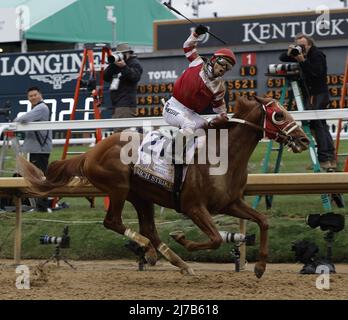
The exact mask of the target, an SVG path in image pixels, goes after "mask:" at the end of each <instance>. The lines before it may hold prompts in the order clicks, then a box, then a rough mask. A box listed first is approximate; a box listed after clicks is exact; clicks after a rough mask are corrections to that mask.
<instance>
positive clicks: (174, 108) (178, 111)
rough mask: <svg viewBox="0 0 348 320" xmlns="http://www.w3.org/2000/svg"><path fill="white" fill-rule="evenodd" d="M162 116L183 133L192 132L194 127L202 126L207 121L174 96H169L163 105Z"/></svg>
mask: <svg viewBox="0 0 348 320" xmlns="http://www.w3.org/2000/svg"><path fill="white" fill-rule="evenodd" d="M163 118H164V120H165V121H166V122H167V123H168V124H169V125H171V126H173V127H179V128H180V129H181V130H180V131H181V132H182V133H183V134H193V133H194V131H195V130H196V129H199V128H203V127H204V126H205V125H206V124H207V123H208V121H207V120H205V119H204V118H203V117H201V116H200V115H199V114H198V113H196V112H194V111H193V110H191V109H189V108H187V107H185V106H184V105H183V104H182V103H180V102H179V101H178V100H176V99H175V98H174V97H171V98H170V99H169V100H168V101H167V102H166V104H165V105H164V108H163Z"/></svg>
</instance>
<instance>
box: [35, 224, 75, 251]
mask: <svg viewBox="0 0 348 320" xmlns="http://www.w3.org/2000/svg"><path fill="white" fill-rule="evenodd" d="M40 244H44V245H46V244H55V245H57V246H59V247H60V248H70V236H69V227H68V226H65V227H64V230H63V235H62V236H61V237H55V236H49V235H47V234H46V235H44V236H40Z"/></svg>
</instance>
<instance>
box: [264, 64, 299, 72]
mask: <svg viewBox="0 0 348 320" xmlns="http://www.w3.org/2000/svg"><path fill="white" fill-rule="evenodd" d="M299 70H300V65H299V64H298V63H276V64H270V65H268V68H267V72H268V74H270V75H286V74H288V73H289V72H290V73H295V72H297V71H299Z"/></svg>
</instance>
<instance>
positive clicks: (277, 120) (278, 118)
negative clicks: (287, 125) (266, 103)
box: [272, 111, 285, 124]
mask: <svg viewBox="0 0 348 320" xmlns="http://www.w3.org/2000/svg"><path fill="white" fill-rule="evenodd" d="M272 121H273V123H274V124H283V123H284V121H285V115H284V112H282V111H277V112H273V114H272Z"/></svg>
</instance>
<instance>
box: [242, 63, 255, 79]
mask: <svg viewBox="0 0 348 320" xmlns="http://www.w3.org/2000/svg"><path fill="white" fill-rule="evenodd" d="M239 75H240V76H241V77H248V76H256V75H257V68H256V66H241V67H240V69H239Z"/></svg>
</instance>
